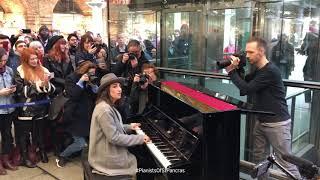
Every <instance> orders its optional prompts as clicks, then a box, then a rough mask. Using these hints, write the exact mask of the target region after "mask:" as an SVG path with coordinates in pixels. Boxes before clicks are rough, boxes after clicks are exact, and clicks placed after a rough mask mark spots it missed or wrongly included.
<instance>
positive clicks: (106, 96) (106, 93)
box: [96, 83, 123, 107]
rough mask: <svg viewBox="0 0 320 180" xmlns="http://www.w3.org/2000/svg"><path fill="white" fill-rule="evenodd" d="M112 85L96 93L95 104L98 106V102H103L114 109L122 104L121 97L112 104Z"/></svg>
mask: <svg viewBox="0 0 320 180" xmlns="http://www.w3.org/2000/svg"><path fill="white" fill-rule="evenodd" d="M112 84H113V83H112ZM112 84H109V85H108V86H106V87H105V88H103V89H102V90H101V91H100V92H98V94H97V101H96V104H99V103H100V102H102V101H104V102H106V103H108V104H109V105H110V106H111V107H115V106H118V105H119V104H121V103H122V102H123V97H122V96H121V99H119V100H117V101H116V102H115V103H113V102H112V99H111V95H110V87H111V85H112Z"/></svg>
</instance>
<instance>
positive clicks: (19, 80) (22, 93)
mask: <svg viewBox="0 0 320 180" xmlns="http://www.w3.org/2000/svg"><path fill="white" fill-rule="evenodd" d="M46 71H48V70H46ZM15 84H16V85H17V90H16V95H17V96H16V97H17V102H18V103H25V102H27V101H28V102H34V101H40V100H46V99H49V96H50V95H52V94H53V93H54V91H55V87H54V85H53V84H51V83H49V86H48V88H46V89H45V90H44V89H42V88H39V89H37V88H36V86H35V85H34V84H31V83H30V82H28V81H26V80H24V73H23V70H22V68H21V66H19V67H18V71H17V74H16V75H15ZM48 108H49V104H40V105H33V106H25V107H21V108H19V115H18V116H19V117H18V119H19V118H20V119H21V117H23V118H29V119H28V120H31V119H30V118H32V117H34V116H37V117H38V118H44V117H46V116H47V115H48Z"/></svg>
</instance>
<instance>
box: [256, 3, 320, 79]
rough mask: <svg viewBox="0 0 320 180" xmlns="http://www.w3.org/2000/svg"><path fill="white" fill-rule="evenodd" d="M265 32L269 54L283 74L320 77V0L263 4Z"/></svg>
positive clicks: (293, 76) (295, 76) (263, 34)
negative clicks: (318, 71) (318, 70)
mask: <svg viewBox="0 0 320 180" xmlns="http://www.w3.org/2000/svg"><path fill="white" fill-rule="evenodd" d="M260 8H261V9H262V10H263V11H262V12H263V13H261V15H262V19H263V20H262V21H261V22H264V24H263V25H262V36H263V37H264V38H265V39H266V40H268V41H269V42H270V44H269V51H268V58H269V60H271V61H272V62H274V63H275V64H276V65H277V66H278V67H279V69H280V72H281V75H282V78H284V79H292V80H308V81H319V80H320V78H319V77H318V76H317V74H316V69H318V68H319V63H318V62H317V61H316V59H317V58H318V57H317V56H318V51H319V41H318V39H319V10H320V6H319V3H316V1H308V0H300V1H288V2H284V3H283V2H278V3H267V4H262V5H261V6H260Z"/></svg>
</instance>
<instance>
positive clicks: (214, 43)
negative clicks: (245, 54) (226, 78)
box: [206, 8, 252, 72]
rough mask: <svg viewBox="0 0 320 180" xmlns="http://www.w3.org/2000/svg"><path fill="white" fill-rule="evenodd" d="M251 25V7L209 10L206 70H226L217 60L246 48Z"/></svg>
mask: <svg viewBox="0 0 320 180" xmlns="http://www.w3.org/2000/svg"><path fill="white" fill-rule="evenodd" d="M251 26H252V25H251V8H238V9H222V10H209V11H208V21H207V34H208V35H207V36H208V40H207V45H206V46H207V54H206V56H207V63H206V71H213V72H225V71H224V70H221V69H219V68H218V67H217V65H216V63H217V61H221V60H223V59H227V58H228V55H231V54H233V53H237V52H239V51H240V50H245V44H246V41H247V40H248V38H249V36H250V31H251Z"/></svg>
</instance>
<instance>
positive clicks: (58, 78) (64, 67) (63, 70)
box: [43, 56, 73, 94]
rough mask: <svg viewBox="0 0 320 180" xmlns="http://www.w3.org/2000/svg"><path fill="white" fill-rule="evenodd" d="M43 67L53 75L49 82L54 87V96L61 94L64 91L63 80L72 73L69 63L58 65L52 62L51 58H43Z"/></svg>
mask: <svg viewBox="0 0 320 180" xmlns="http://www.w3.org/2000/svg"><path fill="white" fill-rule="evenodd" d="M43 66H44V67H46V68H47V69H48V70H49V71H50V72H53V73H54V78H52V79H51V80H50V82H51V83H52V84H53V85H54V86H55V87H56V93H55V94H59V93H61V92H62V91H63V90H64V86H65V78H66V77H67V76H68V75H69V74H71V73H72V72H73V68H72V64H71V61H70V62H68V63H67V62H61V63H58V62H56V61H53V60H52V57H49V56H45V57H44V59H43Z"/></svg>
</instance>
